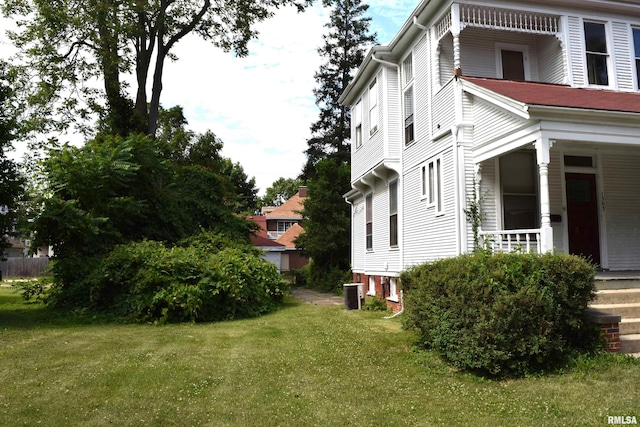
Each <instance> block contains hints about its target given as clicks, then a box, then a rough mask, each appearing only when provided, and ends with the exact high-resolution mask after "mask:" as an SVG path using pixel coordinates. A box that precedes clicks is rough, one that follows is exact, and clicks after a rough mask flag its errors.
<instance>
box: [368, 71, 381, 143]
mask: <svg viewBox="0 0 640 427" xmlns="http://www.w3.org/2000/svg"><path fill="white" fill-rule="evenodd" d="M378 121H379V118H378V78H377V77H376V78H375V79H373V82H371V84H370V85H369V136H370V137H371V136H372V135H373V134H375V133H376V132H377V131H378Z"/></svg>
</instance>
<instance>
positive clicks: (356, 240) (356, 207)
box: [351, 197, 366, 272]
mask: <svg viewBox="0 0 640 427" xmlns="http://www.w3.org/2000/svg"><path fill="white" fill-rule="evenodd" d="M352 203H353V207H352V208H351V212H352V213H353V222H352V223H351V230H352V231H351V235H352V240H351V268H352V269H353V271H358V272H363V271H364V269H365V263H364V254H365V250H366V249H365V246H366V241H365V239H366V236H365V231H366V229H365V218H366V217H365V205H364V198H363V197H359V198H357V199H356V200H354V201H353V202H352Z"/></svg>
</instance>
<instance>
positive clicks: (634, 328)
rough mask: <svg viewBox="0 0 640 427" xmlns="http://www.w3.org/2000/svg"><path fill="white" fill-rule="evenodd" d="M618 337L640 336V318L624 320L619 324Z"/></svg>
mask: <svg viewBox="0 0 640 427" xmlns="http://www.w3.org/2000/svg"><path fill="white" fill-rule="evenodd" d="M619 325H620V335H631V334H640V318H626V319H622V320H621V321H620V323H619Z"/></svg>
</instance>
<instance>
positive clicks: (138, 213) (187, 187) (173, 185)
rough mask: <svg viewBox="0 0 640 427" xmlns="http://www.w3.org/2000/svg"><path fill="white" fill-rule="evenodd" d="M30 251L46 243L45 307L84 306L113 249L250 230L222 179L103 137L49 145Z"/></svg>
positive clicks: (141, 145)
mask: <svg viewBox="0 0 640 427" xmlns="http://www.w3.org/2000/svg"><path fill="white" fill-rule="evenodd" d="M43 170H44V172H45V175H46V177H47V182H48V187H47V188H46V190H45V192H44V194H43V196H44V197H43V200H41V203H42V211H41V213H40V215H39V216H38V217H37V218H36V219H35V221H34V224H33V225H34V230H35V232H36V235H35V239H34V245H36V246H39V245H51V246H53V250H54V253H55V260H54V262H53V263H52V273H53V276H54V288H53V289H52V292H51V295H50V300H49V301H50V302H52V303H55V304H61V305H70V306H82V307H90V306H92V305H93V302H92V300H91V294H90V292H89V290H90V287H91V285H90V284H91V283H92V280H93V279H92V278H91V274H92V272H95V271H97V266H98V265H99V264H100V262H101V259H102V257H104V256H105V255H106V254H107V253H109V252H110V251H111V250H112V249H113V248H114V247H115V246H116V245H119V244H123V243H126V242H130V241H139V240H142V239H145V238H148V239H154V240H159V241H164V242H177V241H179V240H181V239H184V238H186V237H188V236H191V235H193V234H196V233H198V232H199V231H200V230H201V229H202V228H204V229H207V230H213V231H218V232H223V233H225V234H227V235H228V236H231V237H232V238H233V239H239V240H243V239H247V238H248V233H249V230H250V229H251V225H250V223H249V222H247V221H245V220H243V219H240V218H238V217H237V216H236V215H234V214H233V213H232V212H231V211H230V210H229V209H228V208H227V207H226V206H225V205H224V203H223V198H224V193H223V191H222V188H221V187H222V185H221V178H220V177H219V176H218V175H217V174H216V173H214V172H213V171H211V170H209V169H206V168H204V167H202V166H199V165H183V166H181V165H179V164H176V163H175V162H169V161H167V160H166V159H165V158H164V157H163V154H162V153H161V152H160V150H159V149H158V146H157V145H156V144H155V143H154V142H153V141H152V140H151V139H150V138H148V137H144V136H140V135H139V136H131V137H129V138H126V139H123V138H117V137H115V138H114V137H101V138H100V139H98V140H95V141H90V142H88V143H87V144H86V145H85V146H83V147H81V148H78V147H72V146H64V147H52V148H51V150H50V152H49V158H48V159H46V161H45V162H44V165H43Z"/></svg>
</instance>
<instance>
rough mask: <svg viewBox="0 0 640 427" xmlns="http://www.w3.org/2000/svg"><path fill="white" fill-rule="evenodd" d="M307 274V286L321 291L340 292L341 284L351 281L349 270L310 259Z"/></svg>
mask: <svg viewBox="0 0 640 427" xmlns="http://www.w3.org/2000/svg"><path fill="white" fill-rule="evenodd" d="M308 268H309V275H308V283H307V286H308V287H309V288H312V289H317V290H319V291H323V292H335V293H338V294H339V293H341V292H342V285H344V284H345V283H351V280H352V278H351V271H344V270H342V269H341V268H340V267H336V266H328V265H319V264H318V263H316V262H314V261H313V260H311V262H309V266H308Z"/></svg>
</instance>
